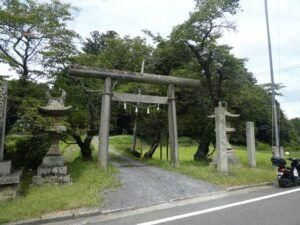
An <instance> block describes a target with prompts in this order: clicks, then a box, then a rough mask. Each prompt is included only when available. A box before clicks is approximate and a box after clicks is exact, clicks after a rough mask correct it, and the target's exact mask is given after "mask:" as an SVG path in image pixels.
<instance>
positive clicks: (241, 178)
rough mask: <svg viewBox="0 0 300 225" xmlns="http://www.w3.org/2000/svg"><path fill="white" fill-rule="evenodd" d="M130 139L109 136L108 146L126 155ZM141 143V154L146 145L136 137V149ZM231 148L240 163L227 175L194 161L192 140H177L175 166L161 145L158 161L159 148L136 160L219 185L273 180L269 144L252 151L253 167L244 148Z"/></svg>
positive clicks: (194, 145) (207, 164) (144, 150)
mask: <svg viewBox="0 0 300 225" xmlns="http://www.w3.org/2000/svg"><path fill="white" fill-rule="evenodd" d="M131 141H132V137H131V136H114V137H111V138H110V144H111V146H112V147H114V148H115V149H116V150H118V151H120V152H122V153H123V154H127V155H128V151H126V149H129V148H130V146H131ZM141 146H142V148H143V154H144V153H145V152H146V151H147V150H148V148H149V144H147V143H145V142H143V143H142V145H141V140H138V141H137V151H140V149H141ZM233 148H234V150H235V153H236V155H237V156H239V157H240V159H241V163H242V166H231V167H230V174H229V176H220V175H219V174H218V173H217V171H216V169H215V168H213V167H211V166H209V163H208V162H194V161H193V155H194V153H195V152H196V149H197V145H196V144H195V143H194V144H191V143H188V142H187V141H186V140H179V159H180V166H179V167H178V168H175V167H173V166H172V165H170V163H169V162H167V161H166V148H165V146H164V147H163V149H162V160H160V149H159V148H157V150H156V152H155V154H154V155H153V159H150V160H144V159H139V160H141V161H143V162H146V163H148V164H151V165H153V166H157V167H160V168H162V169H166V170H171V171H175V172H179V173H183V174H185V175H188V176H191V177H194V178H197V179H203V180H206V181H208V182H210V183H214V184H217V185H220V186H223V187H230V186H239V185H247V184H255V183H262V182H272V181H275V179H276V171H275V170H274V168H273V166H272V164H271V160H270V159H271V155H272V153H271V147H270V149H269V150H268V149H266V150H264V151H257V152H256V164H257V168H256V169H252V168H248V166H247V150H246V147H245V146H233ZM169 155H170V154H169Z"/></svg>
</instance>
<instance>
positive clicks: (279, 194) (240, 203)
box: [137, 188, 300, 225]
mask: <svg viewBox="0 0 300 225" xmlns="http://www.w3.org/2000/svg"><path fill="white" fill-rule="evenodd" d="M298 191H300V188H297V189H293V190H289V191H284V192H280V193H276V194H271V195H265V196H262V197H258V198H252V199H248V200H244V201H240V202H235V203H231V204H227V205H222V206H217V207H213V208H210V209H204V210H200V211H195V212H191V213H186V214H181V215H177V216H172V217H167V218H163V219H159V220H154V221H149V222H146V223H139V224H137V225H155V224H161V223H166V222H170V221H173V220H179V219H183V218H187V217H192V216H196V215H201V214H205V213H210V212H214V211H218V210H222V209H227V208H231V207H235V206H239V205H245V204H249V203H252V202H258V201H262V200H265V199H269V198H275V197H278V196H282V195H287V194H291V193H294V192H298Z"/></svg>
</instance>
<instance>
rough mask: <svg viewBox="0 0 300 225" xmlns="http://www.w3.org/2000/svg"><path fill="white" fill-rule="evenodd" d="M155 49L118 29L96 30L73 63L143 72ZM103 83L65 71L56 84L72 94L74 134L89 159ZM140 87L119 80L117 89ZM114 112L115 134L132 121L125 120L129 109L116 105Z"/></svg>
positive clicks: (96, 129)
mask: <svg viewBox="0 0 300 225" xmlns="http://www.w3.org/2000/svg"><path fill="white" fill-rule="evenodd" d="M151 49H152V48H151V47H149V46H148V45H147V44H146V41H145V40H144V39H142V38H140V37H135V38H130V37H129V36H125V37H123V38H121V37H120V36H119V35H118V34H117V33H116V32H115V31H108V32H106V33H99V32H98V31H93V32H91V38H87V39H86V41H85V42H84V46H83V50H84V53H81V54H78V55H77V56H76V57H74V58H73V59H72V60H73V61H72V62H73V63H74V64H80V65H84V66H89V67H98V68H99V67H100V68H106V69H118V70H129V71H139V70H140V66H141V62H142V60H143V58H146V57H149V55H150V52H151ZM102 84H103V81H102V80H97V79H82V78H76V79H75V78H74V77H72V76H69V75H68V74H65V73H63V74H61V77H59V78H58V79H57V80H56V85H60V86H62V87H63V88H64V89H65V90H66V91H67V93H69V96H72V97H70V98H69V100H68V102H69V104H70V105H73V108H74V110H73V112H72V113H71V114H70V116H69V122H70V124H71V129H70V130H71V132H72V133H71V135H72V136H73V138H74V139H75V140H76V143H77V144H78V145H79V147H80V149H81V153H82V156H83V158H85V159H91V157H92V155H91V149H90V143H91V141H92V138H93V136H94V135H96V134H97V131H98V129H99V120H100V118H99V117H100V106H101V88H102ZM137 87H138V86H137V85H136V84H128V83H124V82H116V81H115V82H114V84H113V91H118V92H125V91H126V92H134V91H136V90H137ZM111 115H112V117H111V132H112V133H117V132H121V130H122V128H120V127H119V125H118V124H127V125H129V123H128V121H122V120H127V119H128V118H130V117H129V116H128V115H127V114H126V112H122V111H120V110H119V108H118V107H116V104H113V106H112V113H111ZM123 129H127V130H128V129H129V128H128V127H126V128H123ZM83 134H84V135H83Z"/></svg>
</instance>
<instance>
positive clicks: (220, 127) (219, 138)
mask: <svg viewBox="0 0 300 225" xmlns="http://www.w3.org/2000/svg"><path fill="white" fill-rule="evenodd" d="M225 114H226V111H225V108H224V107H222V105H220V104H219V106H218V107H217V108H215V123H216V145H217V170H218V172H219V173H220V174H223V175H228V162H227V151H226V150H227V138H226V119H225Z"/></svg>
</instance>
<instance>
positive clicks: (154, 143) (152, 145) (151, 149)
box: [144, 133, 161, 159]
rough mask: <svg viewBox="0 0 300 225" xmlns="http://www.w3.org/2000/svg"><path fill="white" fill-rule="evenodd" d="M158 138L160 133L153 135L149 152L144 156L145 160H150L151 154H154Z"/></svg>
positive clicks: (158, 141)
mask: <svg viewBox="0 0 300 225" xmlns="http://www.w3.org/2000/svg"><path fill="white" fill-rule="evenodd" d="M160 136H161V135H160V133H157V134H156V135H155V138H154V140H153V142H152V144H151V146H150V149H149V151H148V152H146V153H145V154H144V158H146V159H150V158H152V156H153V154H154V153H155V150H156V149H157V147H158V145H159V143H160Z"/></svg>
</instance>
